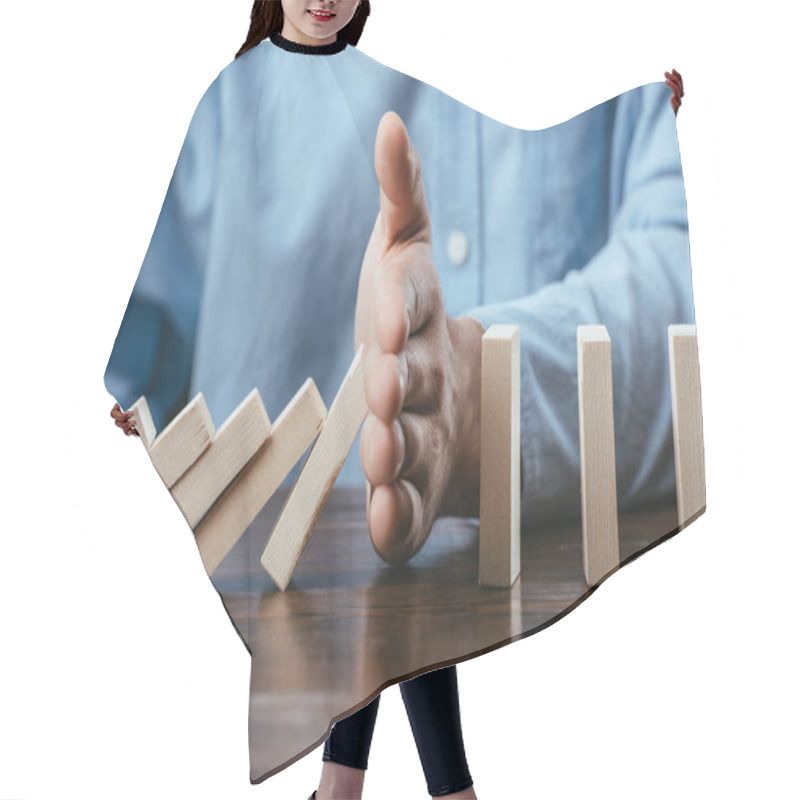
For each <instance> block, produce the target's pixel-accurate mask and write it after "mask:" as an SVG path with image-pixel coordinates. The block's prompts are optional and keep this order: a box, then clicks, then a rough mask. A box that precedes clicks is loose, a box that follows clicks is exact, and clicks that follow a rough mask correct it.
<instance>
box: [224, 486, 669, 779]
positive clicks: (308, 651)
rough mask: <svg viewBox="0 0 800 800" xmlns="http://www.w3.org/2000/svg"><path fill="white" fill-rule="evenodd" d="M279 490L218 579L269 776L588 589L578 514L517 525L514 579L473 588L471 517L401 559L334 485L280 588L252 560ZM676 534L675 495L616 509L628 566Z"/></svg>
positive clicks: (528, 630) (257, 747) (355, 499)
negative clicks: (373, 708) (238, 639)
mask: <svg viewBox="0 0 800 800" xmlns="http://www.w3.org/2000/svg"><path fill="white" fill-rule="evenodd" d="M284 499H285V492H281V493H280V494H278V495H276V496H275V497H274V498H273V499H272V500H271V501H270V502H269V503H268V504H267V506H266V507H265V508H264V510H263V511H262V512H261V514H260V515H259V517H258V518H257V519H256V520H255V522H254V523H253V524H252V525H251V527H250V529H249V530H248V531H247V533H246V534H245V535H244V536H243V537H242V539H241V540H240V541H239V543H238V544H237V545H236V547H235V548H234V549H233V550H232V551H231V553H230V554H229V555H228V557H227V558H226V559H225V561H224V562H223V563H222V565H221V566H220V567H219V569H218V570H217V571H216V572H215V574H214V576H213V582H214V585H215V586H216V588H217V589H218V591H219V592H220V594H221V595H222V598H223V601H224V603H225V606H226V608H227V610H228V613H229V614H230V616H231V618H232V620H233V622H234V623H235V625H236V626H237V628H238V629H239V632H240V634H241V635H242V637H243V638H244V639H245V641H246V642H247V644H248V646H249V648H250V651H251V653H252V656H253V662H252V672H251V686H250V767H251V779H252V780H253V781H259V780H263V779H265V778H267V777H269V776H270V775H271V774H274V773H275V772H278V771H280V770H281V769H282V768H284V767H286V766H288V765H289V764H291V763H292V762H294V761H296V760H297V759H299V758H300V757H301V756H303V755H305V754H306V753H307V752H309V751H310V750H312V749H314V748H315V747H317V746H318V745H319V743H320V742H321V741H323V740H324V739H325V738H326V736H327V735H328V732H329V730H330V725H331V722H332V721H335V720H336V719H339V718H341V717H344V716H347V714H349V713H352V711H354V710H355V709H356V708H358V707H361V706H362V705H365V704H366V702H368V701H369V700H371V699H372V698H373V697H375V695H377V694H378V693H379V692H380V691H381V690H382V689H383V688H385V687H386V686H387V685H389V684H392V683H397V682H398V681H400V680H403V679H406V678H409V677H413V676H414V675H415V674H419V673H420V672H424V671H426V670H427V669H430V668H432V667H436V666H444V665H447V664H453V663H456V662H458V661H463V660H465V659H467V658H469V657H472V656H475V655H478V654H480V653H483V652H487V651H489V650H493V649H495V648H497V647H500V646H502V645H503V644H507V643H509V642H511V641H514V640H516V639H519V638H522V637H523V636H527V635H530V634H532V633H535V632H536V631H537V630H541V629H542V628H544V627H546V626H547V625H549V624H551V623H552V622H555V621H556V620H557V619H559V618H560V617H561V616H563V615H564V614H566V613H568V612H569V611H571V610H572V609H573V608H575V606H576V605H578V603H580V602H581V601H582V600H583V599H585V598H586V597H587V596H588V595H589V594H591V591H590V590H589V588H588V587H587V585H586V583H585V581H584V578H583V566H582V565H583V561H582V558H583V557H582V549H581V528H580V520H579V519H577V520H570V521H565V522H563V523H560V524H554V525H549V526H547V527H542V528H534V529H530V530H525V531H523V536H522V568H521V575H520V579H519V580H518V581H517V583H516V584H515V586H514V587H513V589H511V590H503V589H485V588H481V587H479V586H478V524H477V520H456V519H447V520H440V521H439V522H438V523H437V524H436V526H435V527H434V530H433V531H432V533H431V536H430V538H429V540H428V542H427V543H426V545H425V547H423V549H422V551H421V552H420V553H419V554H418V555H417V556H416V557H415V558H414V559H412V561H411V563H410V564H408V565H406V566H403V567H393V566H389V565H387V564H385V563H384V562H382V561H381V559H380V558H379V557H378V556H377V555H376V553H375V551H374V550H373V548H372V544H371V542H370V539H369V533H368V531H367V525H366V513H365V494H364V491H363V490H349V489H345V490H340V489H337V490H335V491H334V492H333V494H332V495H331V498H330V499H329V501H328V503H327V505H326V506H325V508H324V510H323V513H322V516H321V517H320V520H319V521H318V523H317V526H316V528H315V529H314V532H313V533H312V535H311V539H310V541H309V543H308V546H307V548H306V550H305V552H304V553H303V555H302V557H301V559H300V563H299V564H298V567H297V570H296V571H295V573H294V577H293V578H292V582H291V583H290V585H289V587H288V589H287V591H286V592H285V593H284V592H280V591H279V590H278V589H277V588H276V586H275V584H274V583H273V582H272V580H271V579H270V578H269V576H268V575H267V574H266V573H265V572H264V571H263V569H262V567H261V564H260V558H261V553H262V551H263V549H264V545H265V543H266V541H267V539H268V537H269V534H270V531H271V530H272V527H273V524H274V521H275V519H276V518H277V515H278V513H279V512H280V509H281V507H282V505H283V501H284ZM676 530H677V509H676V507H675V505H674V504H673V503H670V504H669V505H668V506H666V507H660V508H658V509H656V510H649V511H647V512H638V513H629V514H626V515H623V516H622V517H621V518H620V558H621V559H622V562H623V564H624V563H625V562H627V561H629V560H631V558H633V557H634V556H635V555H637V554H640V553H641V552H642V551H644V550H646V549H648V548H649V547H652V546H653V545H655V544H657V543H658V542H660V541H663V540H664V539H665V538H668V537H669V536H670V535H672V534H673V533H675V531H676Z"/></svg>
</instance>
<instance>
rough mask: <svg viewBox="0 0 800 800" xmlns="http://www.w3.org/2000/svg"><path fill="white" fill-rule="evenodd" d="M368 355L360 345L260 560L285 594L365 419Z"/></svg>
mask: <svg viewBox="0 0 800 800" xmlns="http://www.w3.org/2000/svg"><path fill="white" fill-rule="evenodd" d="M364 352H365V351H364V345H361V347H359V349H358V352H357V353H356V357H355V358H354V359H353V363H352V364H351V365H350V369H349V370H348V371H347V375H346V376H345V378H344V381H343V382H342V385H341V386H340V387H339V392H338V393H337V395H336V397H335V398H334V401H333V404H332V405H331V408H330V411H329V412H328V417H327V419H326V420H325V425H324V426H323V428H322V432H321V433H320V435H319V439H317V442H316V444H315V445H314V449H313V450H312V451H311V453H310V454H309V456H308V459H307V461H306V463H305V464H304V465H303V469H302V471H301V473H300V477H299V478H298V479H297V483H295V485H294V487H293V488H292V491H291V493H290V494H289V497H288V498H287V500H286V503H285V504H284V506H283V509H282V510H281V514H280V516H279V517H278V521H277V522H276V523H275V528H274V529H273V531H272V535H271V536H270V538H269V541H268V542H267V546H266V548H265V549H264V554H263V555H262V556H261V565H262V566H263V567H264V569H265V570H266V571H267V572H268V573H269V575H270V576H271V577H272V579H273V580H274V581H275V583H276V584H277V585H278V587H279V588H280V589H281V591H283V590H285V589H286V587H287V586H288V585H289V581H290V580H291V578H292V573H293V572H294V570H295V567H296V566H297V562H298V561H299V559H300V555H301V554H302V552H303V549H304V548H305V546H306V542H307V541H308V537H309V536H310V535H311V530H312V528H313V527H314V524H315V523H316V521H317V519H318V517H319V515H320V512H321V511H322V507H323V506H324V505H325V501H326V500H327V499H328V495H330V493H331V490H332V489H333V484H334V483H335V481H336V476H337V475H338V474H339V471H340V470H341V468H342V466H343V464H344V461H345V459H346V458H347V454H348V452H349V451H350V448H351V447H352V445H353V441H354V440H355V438H356V435H357V434H358V430H359V428H360V427H361V423H362V422H363V421H364V417H365V416H366V415H367V401H366V397H365V395H364Z"/></svg>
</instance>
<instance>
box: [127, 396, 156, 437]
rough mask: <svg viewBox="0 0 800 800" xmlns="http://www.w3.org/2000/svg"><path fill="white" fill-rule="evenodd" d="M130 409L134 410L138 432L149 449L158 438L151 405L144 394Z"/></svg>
mask: <svg viewBox="0 0 800 800" xmlns="http://www.w3.org/2000/svg"><path fill="white" fill-rule="evenodd" d="M128 410H129V411H132V412H133V419H134V420H135V421H136V432H137V433H138V434H139V438H140V439H141V440H142V442H143V444H144V446H145V447H146V448H147V449H148V450H149V449H150V448H151V447H152V446H153V442H154V441H155V439H156V426H155V425H154V424H153V417H152V416H151V415H150V406H148V405H147V400H146V398H145V397H144V395H142V396H141V397H140V398H139V399H138V400H137V401H136V402H135V403H134V404H133V405H132V406H131V407H130V409H128Z"/></svg>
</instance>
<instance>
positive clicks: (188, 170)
mask: <svg viewBox="0 0 800 800" xmlns="http://www.w3.org/2000/svg"><path fill="white" fill-rule="evenodd" d="M219 136H220V114H219V79H217V80H216V81H215V82H214V83H213V84H212V85H211V86H210V87H209V89H208V90H207V91H206V93H205V94H204V95H203V97H202V99H201V100H200V103H199V104H198V106H197V108H196V110H195V113H194V115H193V117H192V120H191V123H190V125H189V130H188V132H187V134H186V138H185V140H184V143H183V146H182V148H181V151H180V154H179V156H178V161H177V164H176V166H175V171H174V173H173V175H172V179H171V181H170V183H169V187H168V189H167V194H166V197H165V199H164V204H163V206H162V208H161V212H160V214H159V217H158V221H157V223H156V227H155V231H154V232H153V236H152V238H151V240H150V245H149V247H148V249H147V253H146V255H145V258H144V262H143V264H142V267H141V270H140V271H139V275H138V278H137V280H136V284H135V286H134V288H133V293H132V295H131V298H130V300H129V302H128V306H127V309H126V311H125V315H124V317H123V319H122V324H121V325H120V329H119V332H118V334H117V338H116V341H115V343H114V348H113V350H112V352H111V357H110V359H109V362H108V367H107V368H106V373H105V385H106V389H107V390H108V391H109V393H110V394H112V395H113V396H114V397H115V398H116V399H117V401H118V402H119V403H120V405H121V406H122V408H128V407H130V405H132V404H133V403H134V402H135V401H136V399H137V398H138V397H139V396H141V395H145V396H146V397H147V400H148V404H149V406H150V410H151V413H152V415H153V420H154V422H155V424H156V426H157V428H158V429H159V430H160V429H161V428H162V427H163V426H164V425H165V424H166V422H168V421H169V420H170V419H171V418H172V416H174V415H175V413H177V411H178V410H180V408H182V406H183V405H185V403H186V401H187V399H188V397H187V395H188V391H189V381H190V376H191V366H192V356H193V351H194V336H195V331H196V327H197V318H198V312H199V306H200V301H201V295H202V287H203V274H204V268H205V261H206V253H207V249H208V243H209V233H210V228H211V217H212V210H213V198H214V191H215V184H216V174H217V161H218V150H219Z"/></svg>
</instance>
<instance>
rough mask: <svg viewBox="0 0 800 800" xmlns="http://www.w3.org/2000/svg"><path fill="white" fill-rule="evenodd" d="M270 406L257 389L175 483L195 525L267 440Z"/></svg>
mask: <svg viewBox="0 0 800 800" xmlns="http://www.w3.org/2000/svg"><path fill="white" fill-rule="evenodd" d="M270 430H271V426H270V422H269V417H268V416H267V410H266V409H265V408H264V403H263V402H262V400H261V395H260V394H259V393H258V390H257V389H253V391H252V392H250V394H248V395H247V397H246V398H245V399H244V400H243V401H242V403H241V404H240V405H239V407H238V408H237V409H236V410H235V411H234V412H233V413H232V414H231V415H230V417H228V419H227V420H225V422H224V423H223V425H222V426H221V427H220V429H219V430H218V431H217V433H216V435H215V436H214V439H213V440H212V442H211V444H210V445H209V446H208V449H207V450H206V451H205V452H204V453H203V455H201V456H200V458H198V459H197V461H195V462H194V464H192V466H191V467H189V469H188V470H186V472H185V473H184V474H183V475H182V476H181V478H180V479H179V480H178V482H177V483H176V484H175V485H174V486H173V487H172V496H173V497H174V498H175V502H176V503H177V504H178V507H179V508H180V510H181V511H182V512H183V516H184V517H186V521H187V522H188V523H189V526H190V527H192V528H194V527H196V525H197V523H198V522H200V520H201V519H202V518H203V516H204V515H205V514H206V512H207V511H208V509H209V508H211V506H212V505H213V504H214V502H215V501H216V500H217V498H218V497H219V496H220V495H221V494H222V492H224V491H225V489H226V488H227V487H228V484H230V483H231V481H232V480H233V479H234V478H235V477H236V476H237V475H238V474H239V472H241V471H242V470H243V469H244V467H245V466H246V465H247V462H248V461H250V459H251V458H252V457H253V456H254V455H255V454H256V451H257V450H258V448H259V447H261V445H262V444H264V442H265V441H266V440H267V437H268V436H269V433H270Z"/></svg>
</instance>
